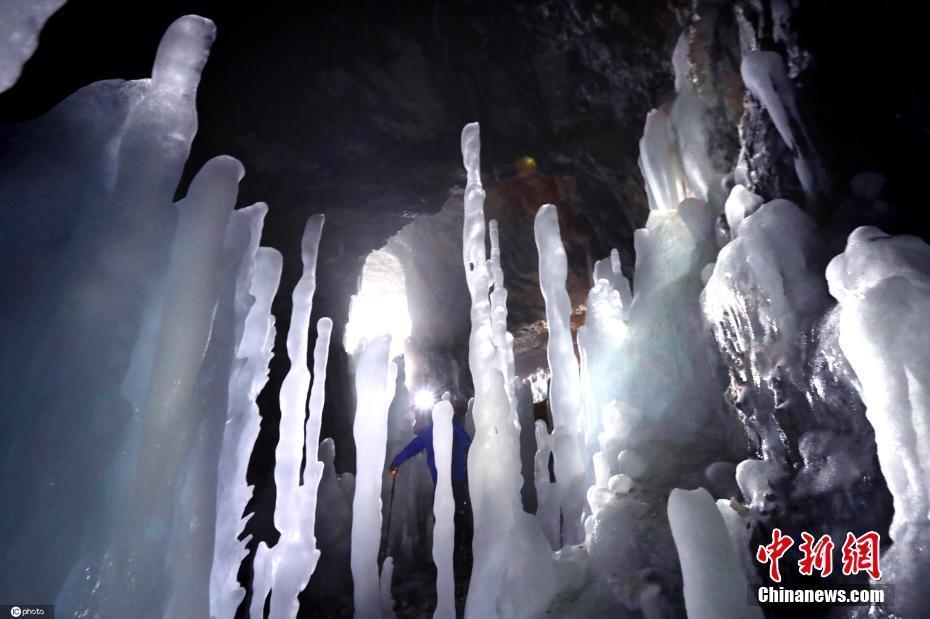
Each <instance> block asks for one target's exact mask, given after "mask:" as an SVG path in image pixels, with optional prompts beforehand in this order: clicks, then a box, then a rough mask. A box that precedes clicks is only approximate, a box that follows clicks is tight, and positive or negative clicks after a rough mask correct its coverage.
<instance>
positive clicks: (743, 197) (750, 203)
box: [724, 185, 762, 238]
mask: <svg viewBox="0 0 930 619" xmlns="http://www.w3.org/2000/svg"><path fill="white" fill-rule="evenodd" d="M760 206H762V198H761V197H759V196H757V195H756V194H754V193H752V192H751V191H749V190H748V189H746V188H745V187H743V186H742V185H734V186H733V189H731V190H730V195H729V196H728V197H727V201H726V204H725V206H724V209H725V212H726V216H727V225H728V226H729V227H730V236H731V238H735V237H736V236H737V235H738V234H739V226H740V224H741V223H742V222H743V220H744V219H746V218H747V217H749V216H750V215H752V214H753V213H755V212H756V210H758V208H759V207H760Z"/></svg>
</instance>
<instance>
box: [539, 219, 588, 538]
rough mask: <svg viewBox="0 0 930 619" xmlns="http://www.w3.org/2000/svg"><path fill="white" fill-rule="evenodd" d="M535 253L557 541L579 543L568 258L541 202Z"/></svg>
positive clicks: (578, 447)
mask: <svg viewBox="0 0 930 619" xmlns="http://www.w3.org/2000/svg"><path fill="white" fill-rule="evenodd" d="M533 229H534V232H535V236H536V248H537V250H538V252H539V284H540V286H541V288H542V293H543V298H544V299H545V301H546V321H547V323H548V325H549V344H548V347H547V349H546V353H547V356H548V359H549V370H550V372H551V373H552V379H551V381H550V384H549V403H550V406H551V408H552V421H553V425H554V428H553V431H552V443H553V455H554V459H555V482H556V491H557V492H558V496H559V506H560V507H561V511H562V520H563V528H562V541H563V542H564V543H565V544H578V543H580V542H581V539H582V536H583V530H582V525H581V514H582V512H583V511H584V506H585V490H586V488H585V476H584V474H585V467H584V459H583V457H582V434H581V431H582V428H581V380H580V378H579V376H578V359H577V358H576V357H575V345H574V342H573V341H572V331H571V314H572V305H571V300H570V299H569V298H568V293H567V292H566V291H565V281H566V279H567V278H568V258H567V257H566V255H565V248H564V247H563V246H562V238H561V236H560V232H559V214H558V212H557V211H556V208H555V206H553V205H552V204H546V205H544V206H543V207H542V208H540V209H539V212H538V213H537V214H536V221H535V223H534V225H533Z"/></svg>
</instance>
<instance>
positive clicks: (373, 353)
mask: <svg viewBox="0 0 930 619" xmlns="http://www.w3.org/2000/svg"><path fill="white" fill-rule="evenodd" d="M390 346H391V336H389V335H382V336H381V337H378V338H375V339H374V340H372V341H371V342H370V343H369V344H368V345H367V346H366V347H365V349H364V350H363V351H362V353H361V355H360V356H359V359H358V366H357V367H356V370H355V393H356V398H357V402H358V404H357V406H356V409H355V424H354V425H353V428H352V433H353V435H354V436H355V450H356V464H355V498H354V500H353V501H352V580H353V582H354V585H355V594H354V598H355V616H356V617H360V618H361V619H370V618H376V617H382V616H384V615H383V614H382V606H384V604H383V602H382V598H383V597H384V596H389V595H390V592H389V591H382V590H381V584H380V583H381V581H382V580H384V581H386V586H388V587H389V586H390V578H379V575H378V549H379V547H380V544H381V480H382V475H383V473H384V456H385V446H386V444H387V421H388V407H389V406H390V404H391V400H392V399H393V398H394V385H395V381H396V380H397V366H396V365H395V364H394V363H393V362H391V361H390V360H389V359H388V352H389V350H390ZM388 565H389V564H388V560H385V570H387V569H388ZM383 576H384V574H382V577H383Z"/></svg>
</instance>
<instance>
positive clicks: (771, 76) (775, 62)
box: [740, 50, 824, 206]
mask: <svg viewBox="0 0 930 619" xmlns="http://www.w3.org/2000/svg"><path fill="white" fill-rule="evenodd" d="M740 74H741V75H742V78H743V82H744V83H745V84H746V88H748V89H749V91H750V92H751V93H752V94H753V95H754V96H755V97H756V98H757V99H759V101H760V102H761V103H762V105H763V107H765V109H766V111H768V113H769V116H770V117H771V119H772V122H773V123H774V124H775V128H776V129H777V130H778V133H779V135H781V138H782V139H783V140H784V141H785V144H786V145H787V146H788V148H790V149H791V152H792V153H793V155H794V169H795V173H796V174H797V176H798V181H800V183H801V187H802V188H803V189H804V195H805V198H806V199H807V202H808V204H810V205H812V206H813V205H816V203H817V201H818V200H819V199H820V198H821V196H822V194H823V193H824V188H823V187H822V186H821V182H822V181H821V178H822V177H823V174H822V172H821V170H820V160H819V156H818V155H817V151H816V149H815V147H814V145H813V142H812V141H811V138H810V136H809V135H808V132H807V129H806V126H805V124H804V123H803V122H802V120H801V116H800V114H799V113H798V108H797V102H796V101H795V96H794V86H792V84H791V81H790V80H789V79H788V72H787V70H786V69H785V63H784V61H783V60H782V58H781V56H780V55H778V54H777V53H775V52H768V51H761V50H752V51H749V52H748V53H747V54H746V55H744V56H743V61H742V65H741V66H740Z"/></svg>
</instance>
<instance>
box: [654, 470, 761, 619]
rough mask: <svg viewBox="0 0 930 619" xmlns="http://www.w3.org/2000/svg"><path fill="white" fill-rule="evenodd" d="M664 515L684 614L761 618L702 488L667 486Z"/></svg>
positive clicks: (696, 618) (697, 618)
mask: <svg viewBox="0 0 930 619" xmlns="http://www.w3.org/2000/svg"><path fill="white" fill-rule="evenodd" d="M668 519H669V523H670V524H671V526H672V535H674V537H675V546H676V547H677V549H678V558H679V560H680V561H681V573H682V577H683V578H684V589H685V591H684V593H685V607H686V608H687V610H688V619H717V618H719V617H733V618H737V617H739V618H741V619H762V611H761V610H760V609H759V608H758V607H757V606H750V605H749V599H750V598H749V583H748V582H747V580H746V576H745V575H744V574H743V570H742V567H741V566H740V563H739V559H738V558H737V557H736V556H735V555H734V554H733V547H732V545H731V543H730V537H729V534H728V533H727V528H726V525H725V524H724V521H723V518H722V517H721V516H720V513H719V512H718V511H717V505H716V504H715V503H714V499H713V498H712V497H711V496H710V493H709V492H707V490H705V489H703V488H698V489H697V490H681V489H675V490H672V493H671V495H670V496H669V498H668Z"/></svg>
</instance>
